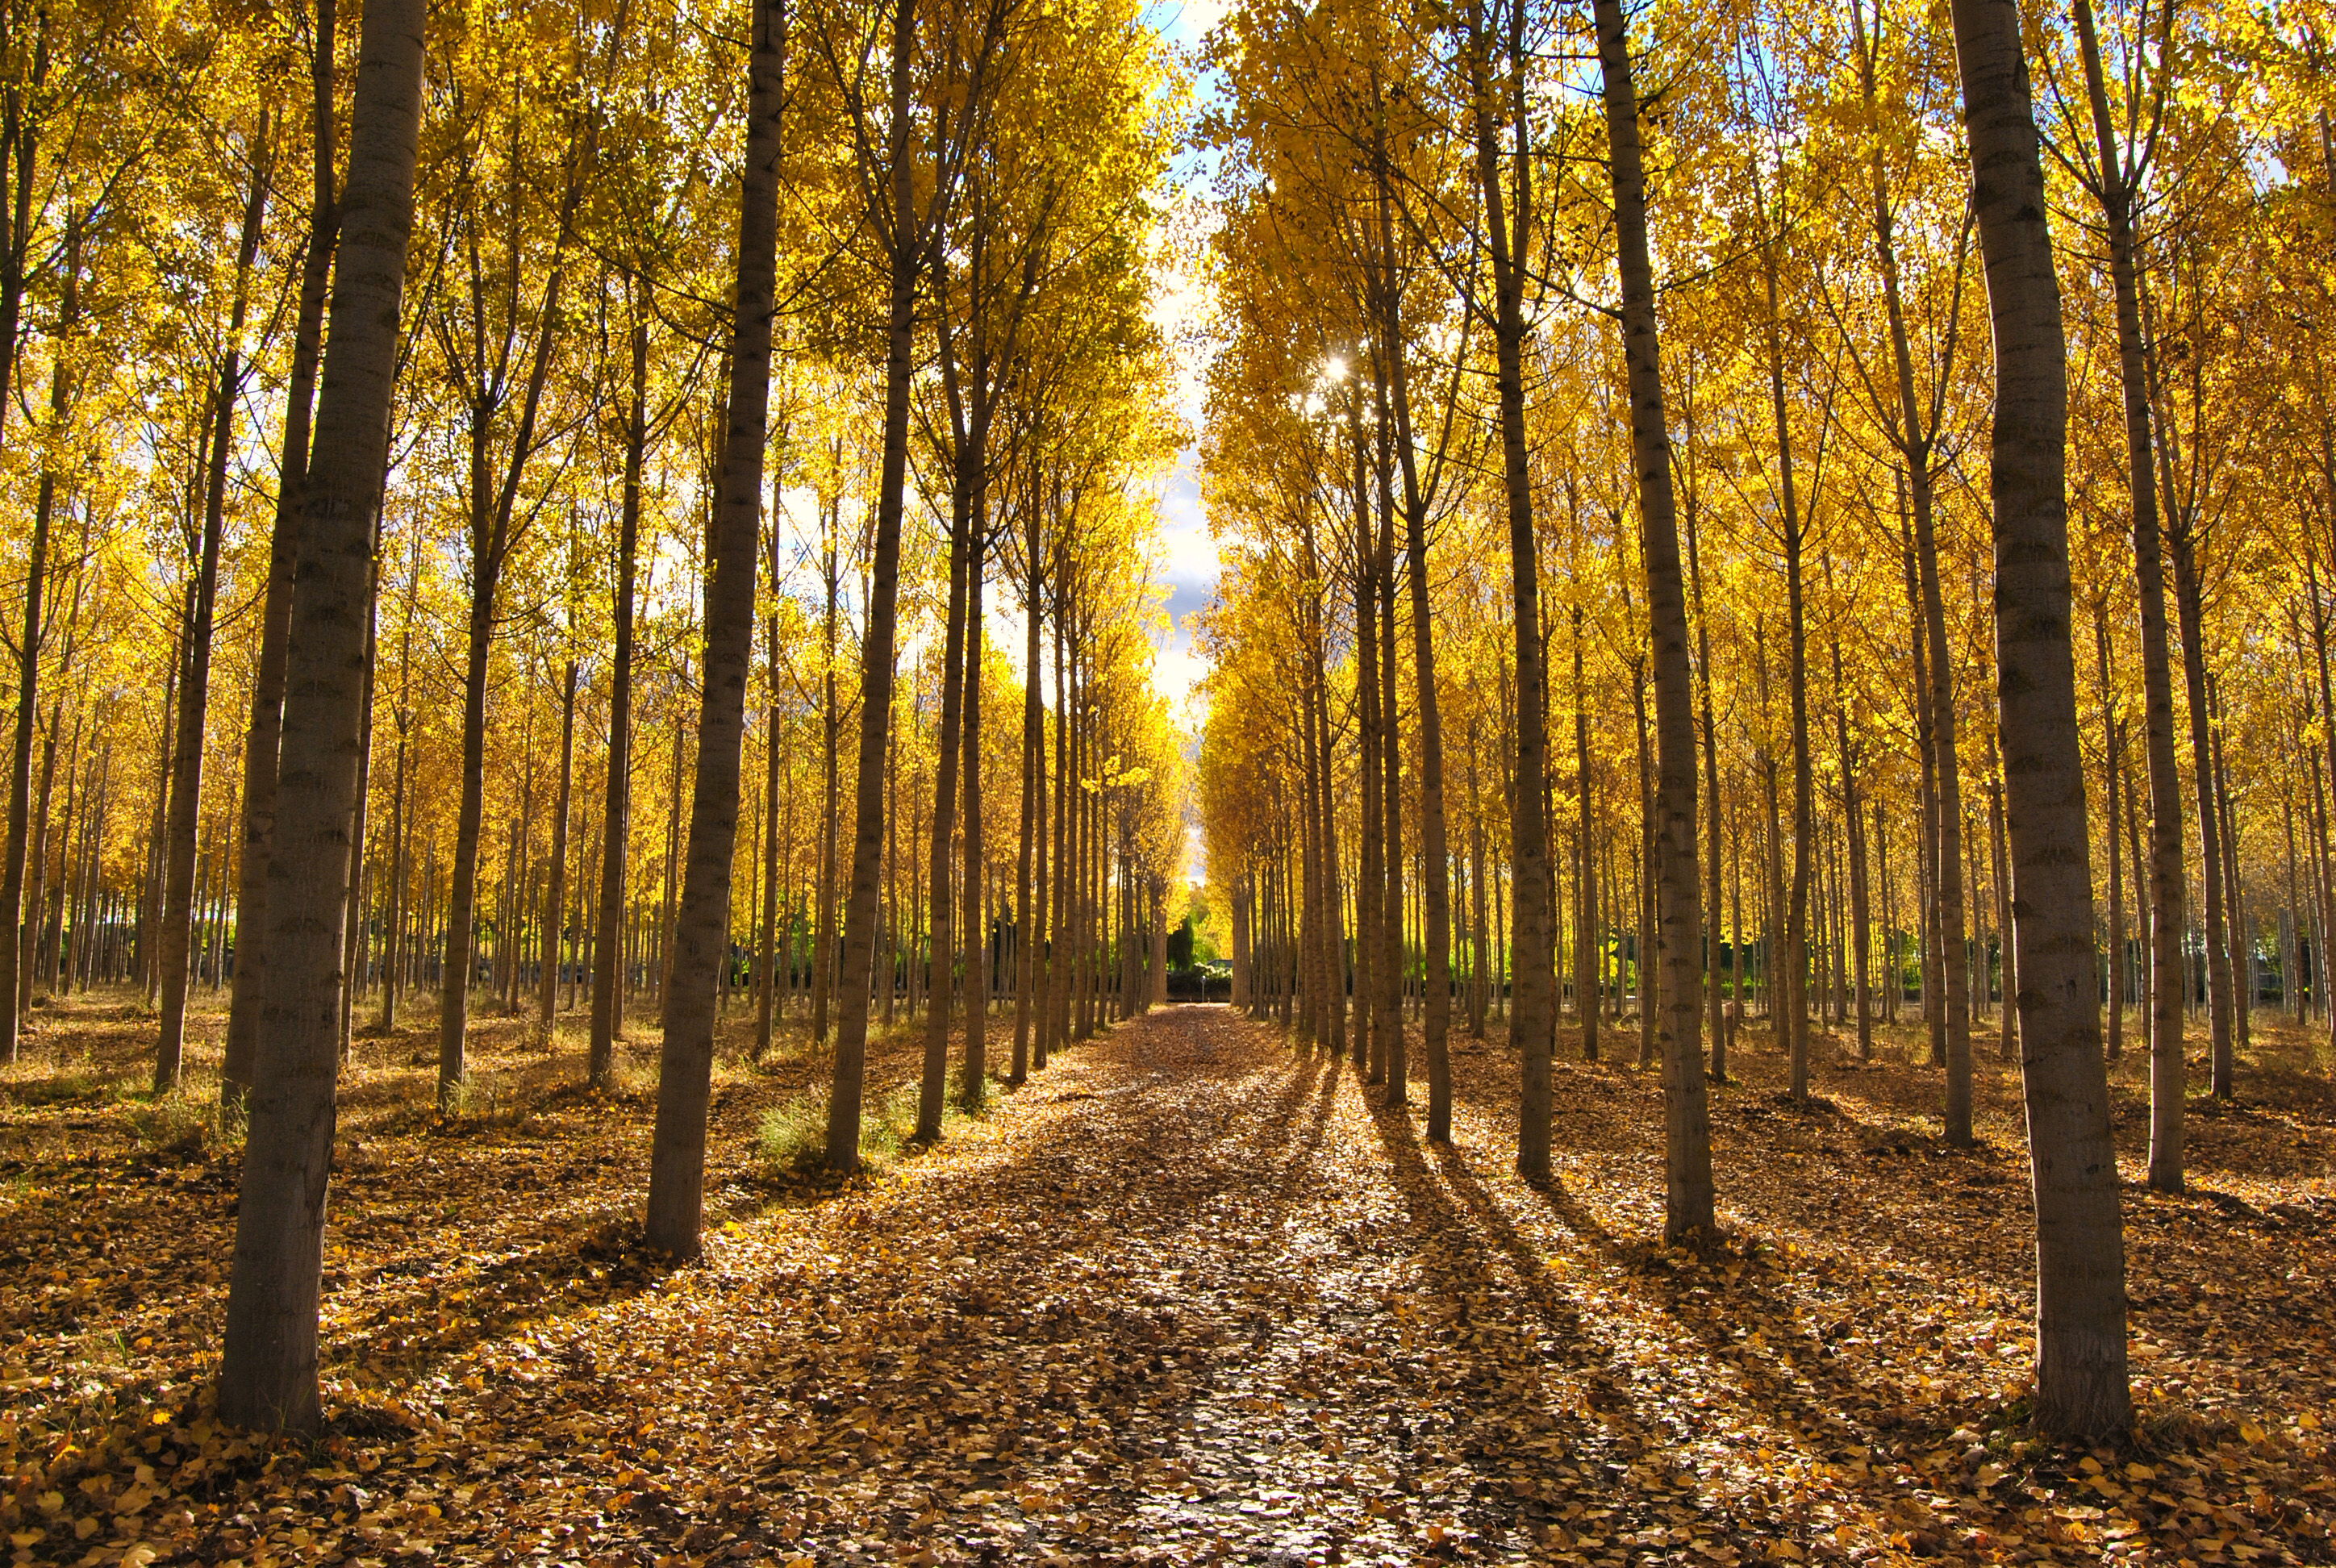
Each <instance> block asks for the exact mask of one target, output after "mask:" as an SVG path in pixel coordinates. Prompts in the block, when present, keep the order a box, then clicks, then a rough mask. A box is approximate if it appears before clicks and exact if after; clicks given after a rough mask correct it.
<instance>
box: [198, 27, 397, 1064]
mask: <svg viewBox="0 0 2336 1568" xmlns="http://www.w3.org/2000/svg"><path fill="white" fill-rule="evenodd" d="M336 9H337V8H336V0H316V17H315V35H314V38H313V40H312V44H311V46H312V49H313V53H312V54H311V55H310V56H309V97H310V108H309V127H310V129H309V138H310V149H311V153H312V156H313V161H314V164H315V174H314V187H313V194H312V195H311V197H310V199H309V207H308V237H307V244H306V246H305V247H304V248H303V251H302V254H301V258H300V304H299V308H298V315H297V318H296V325H295V326H294V327H293V332H292V363H291V365H290V374H289V375H288V376H287V380H286V385H285V394H284V444H283V458H282V472H280V473H279V474H278V475H277V485H276V517H275V528H274V531H273V533H272V536H271V538H270V540H269V543H268V582H267V587H266V589H264V591H263V594H262V598H261V603H260V610H259V654H258V661H257V664H256V666H255V667H254V669H253V672H252V687H251V723H250V726H249V728H248V730H247V732H246V734H245V738H244V748H243V852H242V854H241V855H240V856H239V857H238V872H237V879H238V880H237V886H236V901H235V989H234V992H233V994H232V995H231V996H230V997H229V1000H228V1020H227V1052H226V1058H225V1060H224V1062H223V1063H222V1064H221V1066H220V1069H219V1095H220V1098H221V1100H222V1101H223V1102H226V1103H240V1102H241V1100H242V1099H243V1098H244V1096H247V1095H248V1094H249V1093H250V1091H251V1064H252V1062H253V1060H254V1059H255V1057H256V1056H257V1054H258V1048H259V1046H258V1029H259V1015H260V1009H261V1008H262V1006H263V1005H264V1003H263V1001H262V998H261V988H262V986H263V985H264V984H265V977H266V974H267V969H268V941H267V928H268V848H269V845H270V843H271V842H272V838H273V833H274V828H275V820H276V773H277V753H278V750H279V747H280V745H281V743H282V736H283V729H284V679H285V667H286V665H285V660H286V638H287V636H288V635H289V633H290V630H291V626H292V571H293V568H294V566H295V565H296V564H297V560H298V558H299V552H300V527H299V523H300V515H301V510H300V488H301V485H302V484H303V482H305V480H306V476H307V467H308V437H309V423H310V421H311V419H312V418H313V416H314V413H315V406H316V365H317V361H318V359H319V357H320V355H321V354H322V352H323V345H324V328H325V294H326V287H327V286H328V285H329V284H330V283H331V281H332V275H333V248H334V239H335V231H336V227H337V225H338V221H339V220H338V219H337V217H336V212H335V205H334V185H335V171H334V166H333V165H334V157H335V151H334V149H335V139H336V116H335V114H334V104H333V78H334V47H335V44H334V37H335V23H336ZM400 739H401V744H402V742H403V735H402V734H401V736H400ZM400 755H403V753H402V752H401V754H400ZM393 891H394V890H393ZM393 992H394V986H392V987H391V988H389V989H387V990H385V991H384V1000H383V1016H384V1024H383V1027H384V1029H386V1028H387V1027H388V1021H387V1020H388V1013H389V1002H388V997H389V995H391V994H392V993H393Z"/></svg>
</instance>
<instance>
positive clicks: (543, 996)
mask: <svg viewBox="0 0 2336 1568" xmlns="http://www.w3.org/2000/svg"><path fill="white" fill-rule="evenodd" d="M576 674H577V672H576V661H575V660H574V659H572V658H571V659H569V661H568V667H567V669H566V671H565V672H564V673H563V675H562V677H561V679H560V793H559V794H556V795H554V796H553V797H552V804H551V874H550V879H549V885H547V886H546V887H545V889H544V891H543V962H542V966H541V968H542V971H543V972H542V973H541V974H540V975H538V976H537V977H536V979H537V994H536V1007H535V1012H536V1021H537V1022H538V1023H539V1024H540V1025H541V1026H542V1028H543V1035H544V1042H545V1044H547V1045H549V1044H550V1039H551V1018H552V1014H553V1013H555V1012H556V1011H558V1010H559V1006H560V967H561V962H562V953H561V947H562V941H561V939H562V937H563V936H564V935H565V934H566V933H565V931H564V930H563V928H564V927H565V926H566V924H567V909H568V816H569V803H570V800H571V797H572V796H573V795H574V794H575V785H576ZM576 939H577V940H578V941H579V942H581V941H582V940H584V933H583V932H582V930H579V931H578V932H577V933H576Z"/></svg>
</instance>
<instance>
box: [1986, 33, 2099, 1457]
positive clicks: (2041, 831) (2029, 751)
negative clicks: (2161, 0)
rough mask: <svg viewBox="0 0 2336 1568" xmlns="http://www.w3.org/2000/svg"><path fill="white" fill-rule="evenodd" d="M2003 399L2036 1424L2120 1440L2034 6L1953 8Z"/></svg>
mask: <svg viewBox="0 0 2336 1568" xmlns="http://www.w3.org/2000/svg"><path fill="white" fill-rule="evenodd" d="M1952 20H1953V25H1954V34H1955V49H1956V54H1957V56H1958V60H1959V63H1960V66H1961V77H1962V86H1963V124H1964V130H1965V131H1966V134H1967V135H1968V137H1969V140H1970V147H1971V180H1972V206H1973V209H1974V211H1975V214H1976V217H1977V220H1978V228H1979V236H1980V247H1981V254H1982V256H1983V257H1984V258H1985V260H1986V266H1987V284H1988V309H1989V314H1990V317H1991V318H1992V322H1993V326H1994V341H1995V368H1996V398H1995V419H1994V428H1993V430H1992V432H1991V434H1990V475H1989V499H1990V502H1992V507H1993V514H1994V537H1995V565H1996V575H1995V625H1996V669H1997V676H1996V701H1997V705H1998V708H1999V711H2000V732H2001V735H2002V745H2003V755H2004V781H2005V791H2006V794H2007V797H2008V799H2007V807H2008V817H2009V822H2008V828H2009V836H2010V852H2011V874H2012V877H2013V879H2014V882H2015V894H2016V896H2015V899H2014V902H2013V909H2014V910H2015V911H2016V912H2017V918H2018V922H2019V924H2018V929H2017V930H2016V931H2015V932H2014V936H2013V940H2015V941H2016V942H2017V943H2018V945H2019V972H2020V997H2019V1003H2018V1005H2019V1008H2020V1046H2021V1052H2022V1064H2021V1065H2022V1068H2023V1072H2022V1078H2023V1083H2024V1095H2025V1099H2026V1103H2027V1110H2028V1131H2029V1160H2030V1163H2031V1164H2032V1167H2033V1170H2034V1195H2035V1196H2034V1201H2035V1206H2036V1273H2037V1293H2036V1415H2035V1419H2036V1424H2037V1425H2038V1426H2039V1427H2041V1428H2042V1429H2043V1430H2045V1431H2047V1432H2049V1433H2052V1434H2054V1435H2055V1436H2058V1437H2067V1438H2075V1439H2078V1440H2080V1441H2087V1440H2098V1441H2106V1440H2109V1439H2112V1438H2115V1437H2121V1436H2123V1435H2124V1434H2125V1432H2126V1431H2127V1428H2128V1427H2130V1426H2131V1424H2132V1419H2133V1405H2132V1399H2131V1396H2130V1394H2129V1392H2128V1389H2127V1381H2126V1320H2125V1318H2126V1312H2125V1305H2126V1298H2125V1244H2124V1231H2123V1225H2122V1221H2121V1220H2120V1217H2119V1214H2118V1209H2117V1148H2116V1144H2115V1143H2114V1141H2113V1139H2112V1137H2111V1134H2110V1124H2109V1101H2108V1081H2107V1071H2106V1068H2105V1067H2104V1065H2103V1063H2102V1060H2101V1043H2100V1001H2099V991H2098V984H2097V976H2096V970H2095V969H2094V959H2093V886H2092V873H2091V867H2090V863H2089V862H2090V853H2089V850H2088V839H2087V834H2086V829H2085V781H2084V754H2083V747H2082V745H2081V734H2080V731H2079V730H2078V725H2077V687H2076V665H2075V656H2074V652H2073V649H2072V648H2071V645H2070V638H2069V612H2070V607H2069V592H2068V517H2067V502H2066V497H2065V492H2064V484H2065V464H2066V442H2067V429H2068V384H2067V365H2066V360H2065V348H2064V345H2063V340H2062V337H2061V327H2060V292H2059V281H2058V279H2057V278H2056V277H2055V275H2054V272H2053V258H2052V239H2051V234H2050V232H2049V228H2048V225H2047V221H2046V218H2045V212H2046V206H2045V195H2044V175H2043V169H2042V165H2041V163H2040V161H2039V151H2038V141H2037V134H2036V126H2035V120H2034V114H2033V111H2032V108H2031V106H2030V102H2029V86H2028V70H2027V62H2026V59H2025V56H2024V54H2023V53H2022V49H2021V42H2020V8H2019V5H2018V4H2017V0H1953V5H1952Z"/></svg>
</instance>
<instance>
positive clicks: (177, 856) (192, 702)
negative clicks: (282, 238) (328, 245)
mask: <svg viewBox="0 0 2336 1568" xmlns="http://www.w3.org/2000/svg"><path fill="white" fill-rule="evenodd" d="M249 152H250V156H251V190H250V191H249V193H248V195H247V196H246V197H245V199H244V207H243V227H242V229H241V231H240V234H239V236H238V239H237V242H236V259H235V286H234V287H235V294H234V298H233V300H232V302H231V303H230V304H229V307H228V322H227V334H226V336H225V337H224V338H223V339H222V343H223V345H224V346H223V347H222V349H221V351H220V357H219V382H218V385H217V387H216V388H215V390H214V391H213V393H212V396H211V412H210V417H209V425H210V437H211V441H210V453H209V461H208V463H206V464H205V466H204V472H203V523H202V539H201V541H200V544H199V545H198V546H197V547H196V558H195V561H194V581H193V583H192V584H191V585H190V586H191V595H192V602H193V610H194V613H193V615H192V617H191V618H190V620H189V622H188V627H187V647H186V648H185V650H184V653H183V654H182V656H181V657H182V660H183V665H184V667H183V670H182V672H181V674H180V678H179V725H178V745H177V749H176V755H174V756H173V757H172V759H171V764H170V823H169V826H168V828H167V830H166V832H167V834H168V842H167V844H166V846H165V850H164V856H163V858H164V871H163V890H162V930H161V943H160V947H161V955H162V1028H161V1041H160V1043H159V1046H158V1048H157V1050H156V1052H155V1057H154V1091H155V1093H157V1094H162V1093H165V1092H167V1091H170V1090H172V1089H175V1088H177V1087H178V1086H179V1073H180V1062H181V1060H182V1059H183V1057H184V1056H185V1051H186V1038H187V983H188V961H187V960H188V945H189V942H190V940H191V939H192V936H193V932H194V920H195V905H194V896H195V847H196V846H195V837H196V831H197V826H198V823H200V818H201V813H202V803H203V738H204V735H205V732H206V730H207V728H208V727H209V715H210V696H211V629H212V627H213V625H214V624H215V623H216V620H217V614H218V602H219V541H220V535H221V534H222V533H223V532H224V531H225V529H226V525H227V483H228V472H227V471H228V459H229V454H230V453H231V452H232V451H233V448H234V444H235V405H236V403H237V400H238V398H239V397H240V396H241V394H242V390H243V375H244V361H243V353H242V347H243V330H244V322H245V319H246V318H247V317H248V315H249V313H250V308H251V268H252V262H253V260H254V258H257V257H258V254H259V229H260V222H261V219H262V217H263V215H264V214H265V213H266V211H267V209H268V173H269V170H270V167H271V164H272V160H271V158H270V156H269V148H268V112H267V111H266V110H264V109H263V110H262V111H261V112H260V116H259V126H258V131H256V132H255V133H254V135H253V139H252V145H251V147H250V149H249Z"/></svg>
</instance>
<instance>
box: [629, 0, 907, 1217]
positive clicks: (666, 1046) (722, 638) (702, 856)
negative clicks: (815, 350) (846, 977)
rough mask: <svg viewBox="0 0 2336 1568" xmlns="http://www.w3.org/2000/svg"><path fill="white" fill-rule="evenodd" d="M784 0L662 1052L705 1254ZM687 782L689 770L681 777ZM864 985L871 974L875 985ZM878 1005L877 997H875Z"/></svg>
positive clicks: (747, 237)
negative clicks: (710, 1112)
mask: <svg viewBox="0 0 2336 1568" xmlns="http://www.w3.org/2000/svg"><path fill="white" fill-rule="evenodd" d="M786 48H787V13H786V9H785V5H784V0H757V3H756V4H755V6H754V35H753V40H752V43H751V44H750V47H749V51H748V54H747V60H746V155H745V168H744V170H743V172H742V174H741V177H740V180H739V192H738V194H739V201H738V282H737V294H736V301H737V303H736V307H735V313H734V318H733V320H732V323H731V335H730V385H729V392H728V395H727V396H726V397H725V399H724V404H725V409H726V412H727V416H728V418H727V424H726V428H725V432H724V438H723V443H722V465H721V472H720V474H719V476H718V478H717V481H716V489H715V496H714V517H713V526H712V527H711V528H710V529H709V530H708V531H707V533H708V538H707V546H708V549H707V554H708V555H709V557H710V558H711V559H710V560H709V561H708V566H709V569H710V575H709V577H708V579H707V582H706V653H705V658H704V669H705V691H704V696H703V697H702V699H701V702H700V705H699V708H698V721H697V774H696V782H695V784H694V786H693V792H692V795H691V800H690V813H689V858H688V863H687V871H686V878H687V881H686V883H685V885H684V887H683V889H682V895H681V904H680V908H679V910H678V911H676V916H675V920H674V955H673V964H672V968H671V970H670V972H669V974H668V977H667V990H666V997H665V1039H664V1043H663V1045H662V1047H660V1049H659V1052H658V1059H657V1132H656V1135H655V1141H654V1142H653V1144H651V1146H650V1152H649V1193H648V1216H647V1241H648V1244H649V1245H650V1246H652V1247H655V1248H657V1249H658V1250H659V1251H664V1252H667V1253H670V1254H672V1255H673V1256H675V1257H695V1256H696V1253H697V1251H698V1249H699V1246H700V1244H701V1242H700V1237H701V1232H702V1228H703V1224H704V1214H705V1187H706V1109H707V1105H708V1101H709V1098H710V1096H711V1091H712V1086H713V1075H714V1024H715V1003H716V998H715V989H716V987H717V986H718V985H719V983H720V980H721V977H722V973H723V971H724V970H725V969H726V968H727V965H728V958H729V950H730V942H729V937H730V877H731V868H732V862H733V861H734V860H735V856H736V852H737V847H738V800H739V790H738V784H739V766H740V752H741V750H742V747H743V745H744V741H745V720H746V681H747V675H748V671H749V667H751V666H752V664H753V662H754V577H755V567H756V565H757V564H758V559H759V557H760V555H761V553H762V552H761V550H760V548H759V547H760V544H761V539H762V529H761V519H760V515H759V514H760V511H761V509H762V500H763V459H764V451H765V449H766V448H767V446H768V444H769V434H770V431H769V425H770V390H771V326H772V316H773V312H774V307H775V297H776V287H777V260H778V179H779V157H780V153H781V151H782V147H783V142H784V115H785V108H786V100H785V93H786V67H787V53H786ZM674 787H675V788H676V789H679V788H680V780H679V779H678V778H676V780H675V781H674ZM861 989H863V990H865V989H866V986H865V983H864V979H863V983H862V987H861ZM863 1006H864V1002H863Z"/></svg>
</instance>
